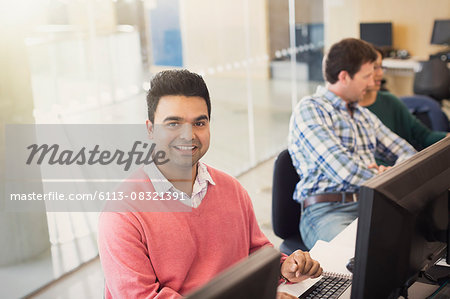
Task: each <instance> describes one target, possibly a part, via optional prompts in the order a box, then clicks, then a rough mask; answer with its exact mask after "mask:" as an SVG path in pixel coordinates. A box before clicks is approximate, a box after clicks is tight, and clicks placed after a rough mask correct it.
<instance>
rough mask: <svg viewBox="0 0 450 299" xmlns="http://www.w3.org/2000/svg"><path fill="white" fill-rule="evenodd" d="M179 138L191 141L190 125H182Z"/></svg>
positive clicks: (192, 134) (192, 133)
mask: <svg viewBox="0 0 450 299" xmlns="http://www.w3.org/2000/svg"><path fill="white" fill-rule="evenodd" d="M180 138H182V139H186V140H192V139H193V138H194V132H193V131H192V125H190V124H184V125H182V127H181V134H180Z"/></svg>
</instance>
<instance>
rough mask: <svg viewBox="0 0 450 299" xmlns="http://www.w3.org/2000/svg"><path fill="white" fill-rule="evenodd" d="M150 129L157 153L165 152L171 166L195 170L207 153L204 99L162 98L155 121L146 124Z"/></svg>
mask: <svg viewBox="0 0 450 299" xmlns="http://www.w3.org/2000/svg"><path fill="white" fill-rule="evenodd" d="M147 127H148V130H149V133H150V137H151V138H152V139H154V142H155V143H156V148H157V150H158V151H161V150H162V151H164V152H165V153H166V157H167V158H169V160H170V162H169V163H168V164H169V165H170V167H173V168H175V169H180V170H187V169H188V168H192V169H193V168H194V167H196V166H197V162H198V161H199V160H200V158H201V157H203V155H204V154H205V153H206V152H207V151H208V148H209V140H210V130H209V117H208V107H207V105H206V102H205V100H204V99H203V98H201V97H186V96H181V95H167V96H163V97H161V98H160V100H159V102H158V106H157V108H156V111H155V118H154V122H153V124H152V123H151V122H150V121H147ZM161 166H163V167H166V166H165V165H161Z"/></svg>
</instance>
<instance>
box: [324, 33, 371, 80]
mask: <svg viewBox="0 0 450 299" xmlns="http://www.w3.org/2000/svg"><path fill="white" fill-rule="evenodd" d="M375 60H377V53H376V52H375V49H374V48H373V47H372V46H371V45H370V44H369V43H367V42H365V41H363V40H360V39H356V38H346V39H343V40H341V41H340V42H338V43H336V44H334V45H333V46H331V49H330V51H328V54H327V56H326V58H325V62H324V68H323V70H324V77H325V79H326V80H327V81H328V82H329V83H331V84H334V83H336V82H337V81H338V76H339V73H340V72H341V71H347V73H348V74H349V75H350V78H353V76H354V75H355V74H356V73H357V72H358V71H359V70H360V68H361V66H362V65H363V64H365V63H367V62H374V61H375Z"/></svg>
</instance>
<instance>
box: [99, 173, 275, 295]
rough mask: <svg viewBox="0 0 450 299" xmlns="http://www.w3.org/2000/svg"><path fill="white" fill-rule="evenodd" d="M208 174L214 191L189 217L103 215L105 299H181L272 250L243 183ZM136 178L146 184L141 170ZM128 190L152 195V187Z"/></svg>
mask: <svg viewBox="0 0 450 299" xmlns="http://www.w3.org/2000/svg"><path fill="white" fill-rule="evenodd" d="M208 171H209V173H210V174H211V177H212V179H213V180H214V182H215V183H216V185H215V186H214V185H209V186H208V191H207V193H206V196H205V197H204V199H203V201H202V203H201V204H200V206H199V207H198V208H193V209H192V211H191V212H177V213H175V212H173V213H170V212H127V213H125V212H122V213H121V212H103V213H102V214H101V216H100V219H99V233H98V234H99V238H98V244H99V252H100V258H101V263H102V267H103V271H104V274H105V298H107V299H108V298H179V297H180V296H181V295H183V294H184V295H186V294H187V293H189V292H190V291H192V290H194V289H196V288H198V287H200V286H202V285H204V284H206V283H207V282H208V281H210V280H211V279H212V278H214V277H215V276H217V274H218V273H220V272H222V271H223V270H225V269H227V268H228V267H230V266H231V265H233V264H235V263H236V262H238V261H240V260H241V259H243V258H245V257H247V256H248V255H249V254H250V253H252V252H253V251H255V250H257V249H259V248H261V247H263V246H265V245H271V244H270V242H269V241H268V240H267V238H266V237H265V236H264V234H263V233H262V232H261V230H260V229H259V226H258V224H257V222H256V218H255V215H254V212H253V207H252V203H251V200H250V198H249V196H248V194H247V192H246V191H245V190H244V188H243V187H242V186H241V185H240V184H239V182H238V181H237V180H236V179H234V178H232V177H231V176H229V175H227V174H225V173H223V172H221V171H219V170H216V169H213V168H211V167H209V166H208ZM137 178H139V179H144V180H145V179H148V177H147V175H146V174H145V173H144V172H143V171H142V170H141V171H140V172H138V173H137ZM128 186H130V185H129V184H128ZM130 188H131V189H133V190H142V191H150V192H151V191H153V186H152V185H151V183H149V182H136V183H135V185H134V186H133V187H130ZM133 190H131V191H133ZM128 191H130V190H128Z"/></svg>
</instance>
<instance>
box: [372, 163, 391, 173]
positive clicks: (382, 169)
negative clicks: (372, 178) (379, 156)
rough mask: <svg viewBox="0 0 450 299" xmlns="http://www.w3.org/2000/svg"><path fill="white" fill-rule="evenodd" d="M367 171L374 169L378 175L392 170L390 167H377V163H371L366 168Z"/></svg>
mask: <svg viewBox="0 0 450 299" xmlns="http://www.w3.org/2000/svg"><path fill="white" fill-rule="evenodd" d="M367 167H368V168H369V169H371V168H375V169H376V170H378V174H380V173H383V172H385V171H386V170H389V169H391V168H392V166H383V165H377V163H371V164H369V165H368V166H367Z"/></svg>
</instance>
